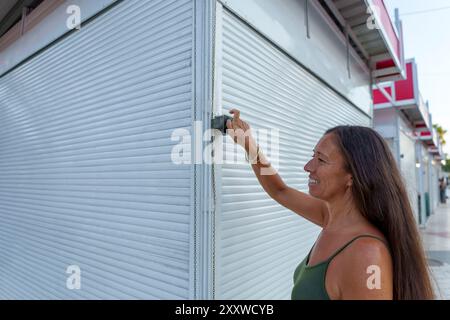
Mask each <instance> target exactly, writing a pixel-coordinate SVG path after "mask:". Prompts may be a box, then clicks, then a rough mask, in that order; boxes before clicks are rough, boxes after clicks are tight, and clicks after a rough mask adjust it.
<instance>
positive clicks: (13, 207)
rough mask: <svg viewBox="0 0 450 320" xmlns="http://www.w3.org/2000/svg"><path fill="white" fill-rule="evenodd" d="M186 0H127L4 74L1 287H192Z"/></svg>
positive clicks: (119, 292)
mask: <svg viewBox="0 0 450 320" xmlns="http://www.w3.org/2000/svg"><path fill="white" fill-rule="evenodd" d="M192 6H193V3H192V1H190V0H171V1H167V0H160V1H138V0H127V1H123V2H121V3H120V4H118V5H117V6H115V7H113V8H111V10H109V11H107V12H106V13H105V14H103V15H101V16H99V17H97V18H96V19H95V20H93V21H92V22H90V23H89V24H87V25H85V26H83V27H82V29H81V31H78V32H74V33H73V34H71V35H69V36H67V37H66V38H65V39H63V40H62V41H60V42H58V43H56V44H54V45H53V46H51V47H49V48H48V49H47V50H46V51H44V52H43V53H41V54H39V55H38V56H36V57H34V58H33V59H31V60H29V61H28V62H26V63H25V64H23V65H22V66H20V67H18V68H17V69H15V70H13V71H12V72H10V73H9V74H7V75H6V76H4V77H3V78H1V79H0V133H1V134H0V297H1V298H3V299H5V298H7V299H77V298H83V299H96V298H102V299H128V298H145V299H185V298H188V297H189V295H190V293H189V290H190V289H189V282H190V279H189V270H190V247H189V245H190V242H189V241H190V235H189V230H190V225H189V221H190V217H191V214H192V213H191V208H192V207H191V192H192V188H191V184H192V183H191V180H192V179H191V166H187V165H185V166H177V165H175V164H172V161H171V149H172V147H173V146H174V145H175V144H177V142H174V141H171V139H170V137H171V133H172V131H173V130H174V129H176V128H180V127H182V128H186V129H188V130H190V126H191V121H192V119H191V106H192V102H191V92H192V83H191V82H192V80H191V78H192V68H191V60H192V59H191V56H192V30H193V26H192V23H193V8H192ZM69 265H78V266H79V267H80V268H81V289H80V290H69V289H67V288H66V280H67V278H68V277H69V275H68V274H66V268H67V267H68V266H69Z"/></svg>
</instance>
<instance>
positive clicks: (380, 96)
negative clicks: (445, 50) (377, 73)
mask: <svg viewBox="0 0 450 320" xmlns="http://www.w3.org/2000/svg"><path fill="white" fill-rule="evenodd" d="M405 69H406V79H404V80H397V81H394V82H386V83H383V84H379V85H377V86H376V87H375V89H374V128H375V129H376V130H377V131H378V132H380V133H381V135H382V136H383V137H384V138H385V139H386V140H387V141H388V142H389V143H390V144H391V145H392V148H391V149H392V151H393V154H394V156H395V158H396V160H397V164H398V166H399V169H400V170H401V172H402V175H403V179H404V182H405V186H406V189H407V191H408V194H409V198H410V202H411V206H412V208H413V210H414V213H415V216H416V220H417V222H418V224H419V225H424V224H425V223H426V221H427V219H428V217H429V216H430V215H431V214H432V213H433V212H434V209H435V208H436V205H437V202H436V201H437V193H436V192H437V188H438V187H437V186H438V182H437V181H438V178H439V174H440V169H439V168H440V160H438V159H440V157H442V155H443V153H442V148H441V147H440V142H439V139H438V138H437V135H436V130H435V129H434V128H433V126H432V125H433V122H432V117H431V114H430V111H429V106H428V103H425V102H424V100H423V98H422V96H421V94H420V91H419V81H418V72H417V64H416V62H415V60H414V59H410V60H407V61H406V68H405Z"/></svg>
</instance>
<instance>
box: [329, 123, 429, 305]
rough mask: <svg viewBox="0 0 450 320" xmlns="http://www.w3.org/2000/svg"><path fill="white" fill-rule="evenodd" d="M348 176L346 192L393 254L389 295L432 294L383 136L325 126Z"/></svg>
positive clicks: (367, 130) (400, 297)
mask: <svg viewBox="0 0 450 320" xmlns="http://www.w3.org/2000/svg"><path fill="white" fill-rule="evenodd" d="M326 134H333V135H334V138H335V140H336V143H337V145H338V146H339V148H340V150H341V152H342V154H343V155H344V159H345V161H346V168H345V169H346V170H347V171H348V172H349V173H350V174H351V175H352V177H353V186H352V195H353V198H354V199H355V201H356V205H357V207H358V209H359V210H360V212H361V213H362V215H363V216H364V217H365V218H366V219H368V220H369V221H370V222H371V223H372V224H373V225H374V226H376V227H377V228H378V229H379V230H380V231H381V232H382V233H383V234H384V236H385V237H386V239H387V240H388V242H389V246H390V249H391V255H392V259H393V272H394V274H393V281H394V283H393V290H394V292H393V297H394V299H395V300H410V299H414V300H419V299H420V300H423V299H433V298H434V293H433V287H432V285H431V277H430V273H429V270H428V266H427V261H426V258H425V252H424V250H423V247H422V244H421V243H422V242H421V238H420V235H419V231H418V228H417V224H416V221H415V219H414V216H413V211H412V209H411V205H410V202H409V200H408V195H407V193H406V189H405V186H404V183H403V179H402V176H401V174H400V171H399V169H398V167H397V164H396V162H395V160H394V157H393V155H392V153H391V151H390V149H389V147H388V145H387V143H386V142H385V141H384V139H383V138H382V137H381V136H380V135H379V134H378V133H377V132H376V131H375V130H373V129H370V128H366V127H360V126H338V127H335V128H332V129H329V130H328V131H327V132H326Z"/></svg>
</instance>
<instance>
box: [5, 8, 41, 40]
mask: <svg viewBox="0 0 450 320" xmlns="http://www.w3.org/2000/svg"><path fill="white" fill-rule="evenodd" d="M33 2H36V0H19V1H17V2H16V4H15V5H14V7H12V8H11V10H9V12H8V13H7V14H6V15H5V17H4V18H3V19H2V20H1V21H0V37H1V36H3V35H4V34H5V33H6V32H7V31H8V30H9V29H10V28H11V27H12V26H14V25H15V24H16V23H17V21H18V20H20V18H21V17H22V14H23V8H27V7H30V6H31V5H32V4H33Z"/></svg>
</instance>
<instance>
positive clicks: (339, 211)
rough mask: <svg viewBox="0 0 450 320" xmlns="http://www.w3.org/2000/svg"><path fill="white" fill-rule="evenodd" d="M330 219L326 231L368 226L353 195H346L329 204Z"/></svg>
mask: <svg viewBox="0 0 450 320" xmlns="http://www.w3.org/2000/svg"><path fill="white" fill-rule="evenodd" d="M328 211H329V219H328V221H327V225H326V226H325V228H324V229H327V230H330V231H331V230H343V229H346V228H348V227H352V226H356V225H360V224H366V223H367V220H366V218H364V217H363V216H362V214H361V213H360V212H359V210H358V209H357V207H356V204H355V202H354V200H353V197H352V196H351V194H349V193H346V194H344V195H340V196H339V197H335V199H333V200H332V201H329V202H328Z"/></svg>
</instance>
